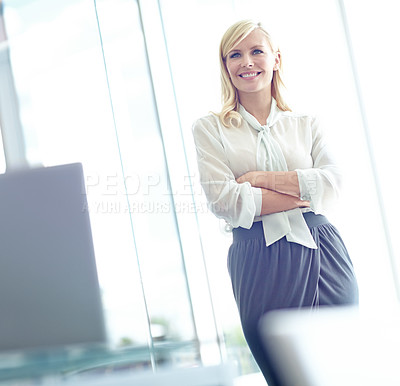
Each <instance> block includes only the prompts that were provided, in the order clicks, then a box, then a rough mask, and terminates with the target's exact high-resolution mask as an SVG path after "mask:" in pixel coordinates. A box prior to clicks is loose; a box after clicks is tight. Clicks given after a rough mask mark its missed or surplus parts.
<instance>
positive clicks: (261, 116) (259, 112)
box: [239, 92, 272, 125]
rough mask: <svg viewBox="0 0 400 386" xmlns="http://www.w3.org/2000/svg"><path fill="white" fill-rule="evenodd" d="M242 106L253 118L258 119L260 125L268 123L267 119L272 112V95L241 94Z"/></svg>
mask: <svg viewBox="0 0 400 386" xmlns="http://www.w3.org/2000/svg"><path fill="white" fill-rule="evenodd" d="M239 101H240V104H241V105H242V106H243V107H244V108H245V109H246V111H248V112H249V113H250V114H251V115H253V117H255V118H256V119H257V121H258V122H259V123H260V125H265V124H266V123H267V118H268V116H269V113H270V111H271V103H272V95H271V93H270V92H269V93H262V94H259V93H239Z"/></svg>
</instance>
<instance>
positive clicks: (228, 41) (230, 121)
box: [218, 20, 291, 127]
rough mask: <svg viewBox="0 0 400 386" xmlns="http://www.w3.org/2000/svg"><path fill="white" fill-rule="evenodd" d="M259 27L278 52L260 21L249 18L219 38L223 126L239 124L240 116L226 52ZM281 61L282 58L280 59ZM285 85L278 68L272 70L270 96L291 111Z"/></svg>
mask: <svg viewBox="0 0 400 386" xmlns="http://www.w3.org/2000/svg"><path fill="white" fill-rule="evenodd" d="M256 29H260V30H261V31H262V32H263V33H264V34H265V36H266V38H267V41H268V43H269V45H270V46H271V49H272V51H273V52H274V53H277V52H278V53H280V51H279V48H278V47H276V46H275V45H274V44H273V42H272V39H271V36H270V34H269V33H268V32H267V31H266V30H265V29H264V28H263V26H262V25H261V23H255V22H253V21H251V20H242V21H238V22H236V23H235V24H233V25H232V26H231V27H229V28H228V30H227V31H226V32H225V34H224V36H223V37H222V39H221V43H220V46H219V60H220V70H221V87H222V89H221V92H222V93H221V97H222V110H221V112H220V113H219V114H218V116H219V119H220V121H221V123H222V124H223V125H224V126H225V127H229V126H235V127H238V126H240V124H241V122H242V117H241V115H240V114H239V113H238V110H239V95H238V92H237V89H236V87H235V86H234V85H233V83H232V80H231V78H230V76H229V73H228V70H227V68H226V58H227V56H228V53H229V52H230V51H231V50H232V49H233V48H234V47H235V46H236V45H237V44H239V43H240V42H241V41H242V40H244V39H245V38H246V37H247V36H248V35H250V33H251V32H253V31H254V30H256ZM281 63H282V59H281ZM284 87H285V85H284V83H283V80H282V78H281V74H280V70H279V69H278V70H276V71H274V74H273V77H272V86H271V92H272V97H273V98H275V100H276V104H277V106H278V107H279V108H280V109H281V110H283V111H291V110H290V108H289V106H288V105H287V104H286V102H285V101H284V99H283V96H282V88H284Z"/></svg>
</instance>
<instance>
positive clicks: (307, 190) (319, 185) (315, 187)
mask: <svg viewBox="0 0 400 386" xmlns="http://www.w3.org/2000/svg"><path fill="white" fill-rule="evenodd" d="M311 132H312V149H311V157H312V159H313V167H312V168H310V169H296V172H297V175H298V179H299V185H300V195H301V199H302V200H308V201H310V208H311V209H312V210H313V211H314V212H315V213H316V214H321V213H323V212H325V211H326V210H327V209H329V208H330V207H331V206H332V205H333V204H334V203H335V202H336V200H337V198H338V195H339V191H340V187H341V181H342V175H341V172H340V170H339V168H338V166H337V165H336V163H335V160H334V158H333V156H332V153H331V152H330V150H329V147H328V145H327V143H326V141H325V137H324V135H323V132H322V130H321V128H320V124H319V121H318V120H316V119H315V118H314V119H313V120H312V121H311Z"/></svg>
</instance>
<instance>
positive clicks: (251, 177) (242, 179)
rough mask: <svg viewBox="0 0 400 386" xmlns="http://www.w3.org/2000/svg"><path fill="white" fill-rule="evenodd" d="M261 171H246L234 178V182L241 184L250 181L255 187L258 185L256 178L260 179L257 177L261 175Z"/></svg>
mask: <svg viewBox="0 0 400 386" xmlns="http://www.w3.org/2000/svg"><path fill="white" fill-rule="evenodd" d="M262 173H263V172H247V173H245V174H243V175H242V176H240V177H239V178H237V179H236V182H237V183H239V184H243V183H244V182H250V185H251V186H254V187H255V188H258V187H260V186H259V185H257V178H258V180H260V178H259V177H261V176H262ZM259 182H260V181H259Z"/></svg>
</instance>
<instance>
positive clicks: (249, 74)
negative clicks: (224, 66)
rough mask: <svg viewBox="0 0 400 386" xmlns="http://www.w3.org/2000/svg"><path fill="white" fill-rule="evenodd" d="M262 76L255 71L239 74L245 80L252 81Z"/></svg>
mask: <svg viewBox="0 0 400 386" xmlns="http://www.w3.org/2000/svg"><path fill="white" fill-rule="evenodd" d="M260 74H261V72H256V71H253V72H243V73H241V74H239V76H240V77H241V78H243V79H252V78H255V77H256V76H258V75H260Z"/></svg>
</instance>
